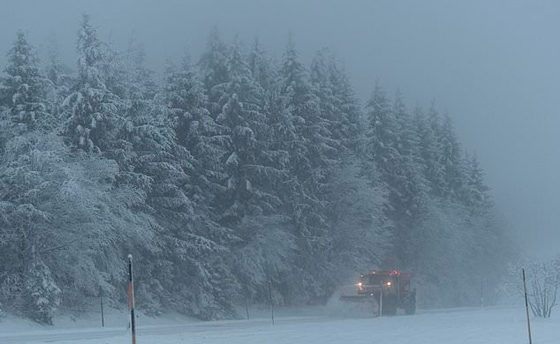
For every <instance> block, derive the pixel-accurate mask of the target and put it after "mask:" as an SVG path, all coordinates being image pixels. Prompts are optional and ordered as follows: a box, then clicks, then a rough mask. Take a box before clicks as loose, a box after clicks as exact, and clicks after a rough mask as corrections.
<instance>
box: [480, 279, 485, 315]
mask: <svg viewBox="0 0 560 344" xmlns="http://www.w3.org/2000/svg"><path fill="white" fill-rule="evenodd" d="M480 308H484V278H481V279H480Z"/></svg>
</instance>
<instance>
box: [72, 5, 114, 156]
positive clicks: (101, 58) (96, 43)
mask: <svg viewBox="0 0 560 344" xmlns="http://www.w3.org/2000/svg"><path fill="white" fill-rule="evenodd" d="M77 48H78V53H79V55H80V57H79V59H78V80H77V81H76V84H75V85H74V87H73V90H72V93H71V94H70V95H69V96H68V97H67V98H66V99H65V101H64V106H65V108H66V110H65V112H66V117H67V118H68V123H67V128H66V133H65V135H66V137H67V138H68V140H69V141H70V142H71V144H72V145H73V146H74V147H76V148H78V149H82V150H84V151H86V152H101V151H105V150H107V149H109V147H110V145H111V143H112V142H114V140H115V134H116V133H117V132H118V129H119V127H120V126H121V125H122V123H121V122H122V121H121V118H120V114H121V113H122V111H123V106H124V104H123V102H122V101H121V99H120V98H119V97H118V96H117V95H116V94H114V93H113V92H111V90H110V89H109V88H108V87H107V85H106V84H105V82H106V81H108V79H107V74H108V72H107V68H108V67H107V65H108V63H109V62H110V61H111V59H112V57H111V55H112V53H110V52H109V50H108V48H107V46H106V45H105V44H104V43H103V42H101V41H100V40H99V38H98V34H97V30H96V29H95V28H94V27H93V26H92V25H91V23H90V18H89V15H87V14H84V15H83V17H82V23H81V27H80V30H79V32H78V45H77ZM109 74H110V73H109Z"/></svg>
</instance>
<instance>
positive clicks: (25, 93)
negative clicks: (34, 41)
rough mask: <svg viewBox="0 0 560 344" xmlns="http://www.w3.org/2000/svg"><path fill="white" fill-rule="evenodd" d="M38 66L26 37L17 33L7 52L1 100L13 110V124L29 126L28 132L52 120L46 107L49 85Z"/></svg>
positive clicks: (23, 33)
mask: <svg viewBox="0 0 560 344" xmlns="http://www.w3.org/2000/svg"><path fill="white" fill-rule="evenodd" d="M37 63H38V60H37V57H36V55H35V52H34V51H33V48H32V47H31V45H30V44H29V42H28V41H27V35H26V34H25V32H23V31H18V33H17V39H16V41H15V42H14V46H13V48H12V49H11V50H10V51H9V53H8V66H7V67H6V70H5V71H6V74H7V77H5V78H3V79H2V80H1V82H2V88H1V91H2V92H1V93H2V94H0V99H1V100H2V103H3V104H5V106H7V107H8V108H9V109H10V112H11V116H12V119H13V121H14V122H15V123H21V124H24V125H26V127H27V128H28V129H29V130H33V129H35V128H36V127H45V126H48V125H49V120H50V118H49V114H48V113H47V106H46V93H47V89H48V86H49V82H48V79H47V78H46V77H45V76H44V75H43V74H42V73H41V70H40V69H39V67H38V66H37Z"/></svg>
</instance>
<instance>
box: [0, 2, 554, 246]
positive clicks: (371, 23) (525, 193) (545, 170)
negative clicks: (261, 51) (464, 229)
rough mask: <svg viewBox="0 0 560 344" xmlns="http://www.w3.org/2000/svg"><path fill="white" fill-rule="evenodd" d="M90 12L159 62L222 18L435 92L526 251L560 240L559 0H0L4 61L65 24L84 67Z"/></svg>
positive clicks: (278, 43) (121, 41) (412, 96)
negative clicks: (23, 38)
mask: <svg viewBox="0 0 560 344" xmlns="http://www.w3.org/2000/svg"><path fill="white" fill-rule="evenodd" d="M83 12H87V13H89V14H90V15H91V16H92V21H93V23H94V25H96V26H97V27H98V28H99V32H100V35H101V38H102V39H104V40H106V41H112V42H114V44H115V46H116V47H117V48H120V47H123V46H124V45H125V44H126V42H127V41H128V40H129V38H130V36H131V35H132V33H133V32H134V33H135V35H136V36H137V38H138V41H140V42H141V43H143V44H144V46H145V48H146V52H147V64H148V66H149V67H150V68H152V69H154V70H156V71H157V72H158V75H161V71H162V69H163V66H164V63H165V61H166V59H168V58H174V59H178V58H179V57H180V56H182V55H183V53H184V52H185V51H186V50H188V51H189V52H190V54H191V55H192V56H193V57H194V58H198V57H199V56H200V54H201V52H202V51H203V50H204V48H205V44H206V38H207V36H208V34H209V32H210V30H211V29H212V28H213V27H217V28H218V29H219V30H220V31H221V32H222V35H223V37H224V38H225V39H226V40H231V39H232V38H233V36H234V35H235V34H239V36H240V38H241V39H242V40H243V41H244V42H245V43H246V45H247V46H248V45H250V44H251V42H252V40H253V39H254V37H255V36H256V35H258V36H259V37H260V39H261V41H262V42H263V43H264V44H265V45H267V48H268V50H269V51H270V52H271V53H273V54H275V55H278V56H280V55H281V53H282V51H283V50H284V47H285V45H286V41H287V37H288V34H289V33H290V32H291V33H292V34H293V36H294V40H295V42H296V46H297V48H298V50H299V51H300V54H301V56H302V58H303V60H304V61H305V62H309V60H310V59H311V56H312V54H313V53H314V51H315V50H317V49H319V48H321V47H323V46H329V47H331V48H333V50H334V51H335V52H336V54H337V56H338V57H339V58H340V59H341V60H342V61H344V63H345V66H346V68H347V70H348V71H349V72H350V74H351V76H352V80H353V84H354V86H355V89H356V91H357V93H358V96H359V97H360V99H361V100H362V103H364V102H365V101H366V100H367V97H368V96H369V94H370V92H371V91H372V90H373V87H374V85H375V82H376V81H379V82H380V83H381V84H382V85H383V86H384V87H385V88H386V90H387V91H388V92H389V94H393V93H394V92H395V91H396V89H397V88H400V90H401V91H402V93H403V94H404V95H405V96H406V98H407V103H408V104H409V107H412V106H414V105H415V104H416V103H417V102H418V103H420V105H423V106H425V107H427V106H428V105H429V103H430V101H431V100H432V99H436V102H437V105H438V107H439V108H440V109H441V110H442V111H443V110H447V111H449V113H450V114H451V115H452V117H453V119H454V121H455V127H456V130H457V132H458V133H459V136H460V141H461V142H463V143H464V144H465V145H466V148H468V149H469V150H470V151H471V152H472V151H476V153H477V155H478V157H479V158H480V160H481V163H482V166H483V167H484V168H485V170H486V176H487V182H488V184H489V185H490V186H491V187H492V189H493V195H494V196H495V199H496V202H497V204H498V207H499V209H500V210H501V211H502V212H503V213H504V215H505V217H506V218H507V220H508V221H509V224H510V225H511V227H512V230H514V231H515V232H516V233H517V234H518V237H519V238H520V239H521V242H522V243H523V244H524V245H526V248H527V250H529V251H530V252H531V253H533V254H538V255H550V254H552V253H555V252H557V251H559V249H558V246H559V245H560V154H559V149H558V147H560V137H559V136H558V131H559V129H560V116H559V115H560V113H559V112H560V110H559V109H560V67H559V63H560V20H559V18H560V2H558V1H555V0H550V1H529V0H527V1H512V0H508V1H488V0H485V1H483V0H480V1H472V0H471V1H448V0H440V1H434V0H422V1H412V0H410V1H395V0H386V1H365V0H364V1H357V0H355V1H349V0H340V1H330V0H312V1H311V0H309V1H306V0H290V1H286V0H282V1H280V0H277V1H266V0H235V1H234V0H231V1H225V0H222V1H211V0H206V1H204V0H200V1H191V0H184V1H181V0H167V1H165V0H160V1H157V0H153V1H148V0H113V1H108V0H102V1H99V0H96V1H94V0H90V1H81V0H56V1H55V0H50V1H49V0H44V1H40V0H36V1H30V0H27V1H26V0H13V1H12V0H0V54H1V55H0V66H2V67H3V66H5V63H6V58H5V53H6V52H7V51H8V50H9V49H10V47H11V44H12V42H13V40H14V38H15V33H16V30H17V29H20V28H21V29H25V30H27V31H28V32H29V38H30V41H31V43H32V44H34V45H35V47H36V48H38V49H39V51H40V54H41V56H42V57H44V56H45V51H46V47H47V45H48V44H47V42H48V41H49V40H50V39H51V37H56V40H57V41H58V44H59V46H60V50H61V53H62V54H63V55H64V56H65V57H66V58H67V60H68V61H67V62H68V63H69V64H70V65H71V66H72V67H75V57H76V55H75V44H76V32H77V30H78V26H79V22H80V20H81V13H83Z"/></svg>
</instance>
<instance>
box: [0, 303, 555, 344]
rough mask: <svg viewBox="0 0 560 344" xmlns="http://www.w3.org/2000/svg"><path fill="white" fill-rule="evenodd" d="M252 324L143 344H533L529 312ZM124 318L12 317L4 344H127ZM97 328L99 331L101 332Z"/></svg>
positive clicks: (318, 315)
mask: <svg viewBox="0 0 560 344" xmlns="http://www.w3.org/2000/svg"><path fill="white" fill-rule="evenodd" d="M253 313H254V315H255V318H254V319H251V320H237V321H214V322H200V321H194V320H190V319H187V318H183V317H180V316H167V317H163V318H158V319H151V318H147V317H142V316H141V317H140V318H139V327H138V330H137V332H138V337H137V342H138V344H144V343H146V344H148V343H150V344H178V343H199V344H204V343H208V344H215V343H228V344H253V343H255V344H257V343H258V344H263V343H282V344H284V343H285V344H297V343H302V344H303V343H305V344H310V343H321V344H329V343H333V344H334V343H337V344H338V343H352V344H359V343H368V344H370V343H374V342H375V343H391V344H400V343H403V344H404V343H414V344H424V343H429V344H440V343H441V344H454V343H477V344H480V343H492V344H502V343H503V344H514V343H527V342H528V340H527V328H526V324H525V318H524V309H523V308H521V307H519V308H512V307H508V308H489V309H453V310H434V311H420V312H419V314H417V315H415V316H396V317H385V318H348V317H345V318H342V317H335V316H332V315H325V313H326V312H325V310H324V309H322V310H321V309H310V310H299V311H286V310H279V311H278V314H277V317H276V319H275V320H276V321H275V325H274V326H273V325H272V324H271V321H270V319H267V318H265V317H264V316H265V315H266V314H267V313H266V312H260V313H258V314H257V313H255V312H254V311H253ZM123 316H125V313H119V312H113V313H111V314H110V315H109V317H108V319H107V321H108V323H113V325H115V324H118V326H108V327H105V328H103V329H101V328H99V324H98V321H97V323H95V321H96V319H94V318H85V319H84V318H81V319H77V320H76V322H74V321H66V320H64V319H60V321H59V323H57V325H55V326H52V327H41V326H37V325H31V324H28V323H25V322H23V321H22V320H15V319H10V318H6V319H3V320H2V322H0V343H2V344H4V343H6V344H8V343H9V344H20V343H60V344H71V343H72V344H81V343H83V344H117V343H118V344H121V343H129V342H130V339H129V333H128V332H127V331H126V328H125V326H123V325H124V324H125V322H126V320H124V319H122V317H123ZM532 320H533V343H535V344H545V343H559V341H560V317H558V316H556V317H554V315H553V317H552V318H551V319H546V320H544V319H532ZM96 326H97V327H98V328H96Z"/></svg>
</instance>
